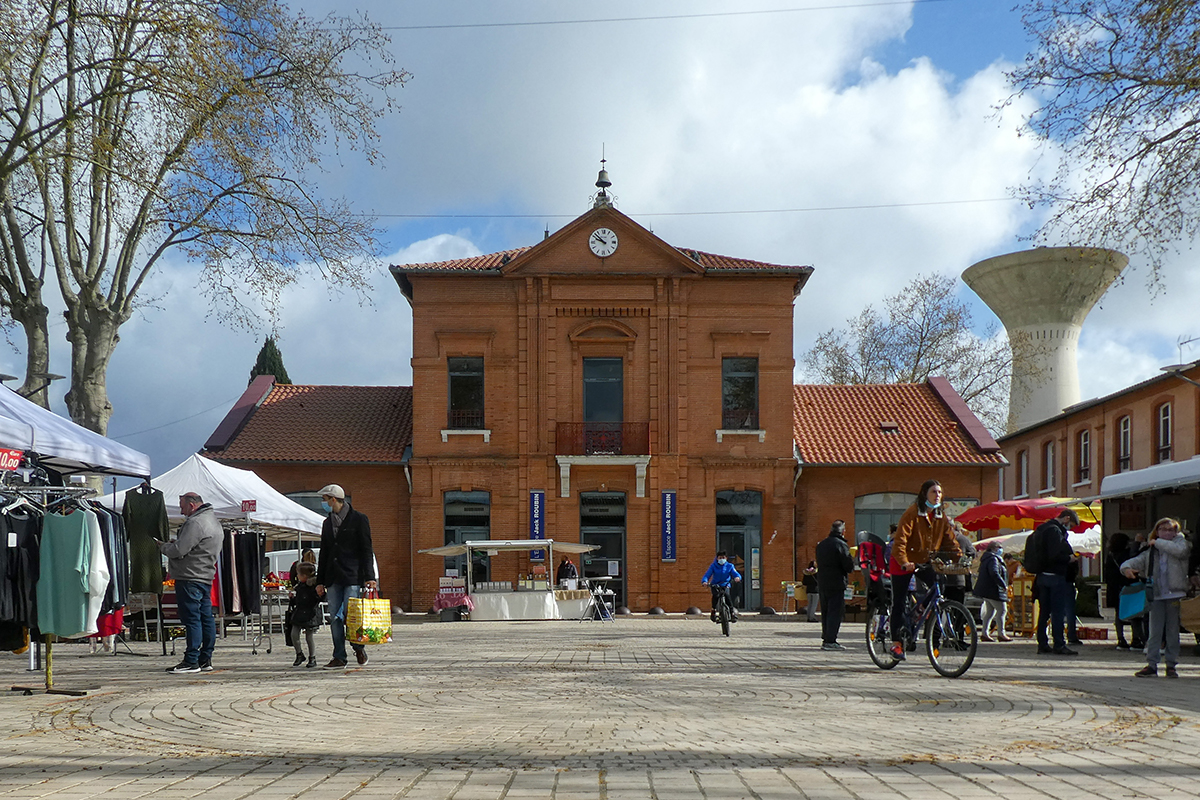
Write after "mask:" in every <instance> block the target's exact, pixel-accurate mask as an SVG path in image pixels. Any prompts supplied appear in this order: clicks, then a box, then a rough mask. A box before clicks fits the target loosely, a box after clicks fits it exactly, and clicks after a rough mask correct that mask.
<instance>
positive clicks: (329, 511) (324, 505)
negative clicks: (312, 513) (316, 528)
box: [321, 500, 333, 514]
mask: <svg viewBox="0 0 1200 800" xmlns="http://www.w3.org/2000/svg"><path fill="white" fill-rule="evenodd" d="M321 510H322V511H324V512H325V513H326V514H332V513H333V509H332V508H330V507H329V503H326V502H325V501H324V500H322V501H321Z"/></svg>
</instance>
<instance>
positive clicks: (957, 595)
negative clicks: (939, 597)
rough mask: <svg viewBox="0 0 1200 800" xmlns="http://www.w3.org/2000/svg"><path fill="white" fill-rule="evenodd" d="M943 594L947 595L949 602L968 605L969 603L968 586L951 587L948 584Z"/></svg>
mask: <svg viewBox="0 0 1200 800" xmlns="http://www.w3.org/2000/svg"><path fill="white" fill-rule="evenodd" d="M943 594H945V595H946V599H947V600H953V601H955V602H957V603H966V602H967V587H966V586H951V585H949V584H947V585H946V588H945V590H944V591H943Z"/></svg>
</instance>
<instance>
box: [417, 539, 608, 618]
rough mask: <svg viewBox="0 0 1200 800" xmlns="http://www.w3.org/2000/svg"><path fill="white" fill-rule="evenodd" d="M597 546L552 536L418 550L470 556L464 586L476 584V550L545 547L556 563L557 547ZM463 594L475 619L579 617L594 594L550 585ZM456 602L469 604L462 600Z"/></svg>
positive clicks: (585, 549) (570, 549)
mask: <svg viewBox="0 0 1200 800" xmlns="http://www.w3.org/2000/svg"><path fill="white" fill-rule="evenodd" d="M598 547H599V545H594V544H580V543H578V542H555V541H554V540H553V539H515V540H513V539H485V540H483V541H473V542H463V543H461V544H448V545H445V546H443V547H431V548H428V549H426V550H421V551H419V552H421V553H425V554H427V555H432V556H438V557H441V558H450V557H453V556H461V555H466V556H468V558H467V575H466V578H465V580H464V581H463V583H464V588H465V587H469V586H472V585H473V584H472V575H471V569H472V567H471V563H472V560H471V558H470V557H469V556H470V555H471V553H472V552H473V551H476V550H483V551H485V552H488V553H490V554H495V553H498V552H500V551H526V552H529V551H533V550H543V551H545V553H546V561H547V562H548V563H551V564H553V563H554V551H555V550H558V551H559V552H560V553H589V552H591V551H592V550H595V549H597V548H598ZM539 584H540V586H542V587H545V586H546V584H545V582H541V581H540V582H539ZM559 591H562V592H564V594H563V596H562V597H561V598H560V597H559ZM439 594H440V592H439ZM463 597H465V598H466V599H467V600H468V601H471V602H473V604H474V608H473V609H472V610H471V614H470V618H471V620H473V621H481V620H482V621H490V620H534V619H579V618H581V617H582V616H583V614H584V613H586V611H587V607H588V605H589V604H590V603H591V602H592V601H591V594H590V593H589V592H587V591H580V590H577V591H575V592H571V591H570V590H558V591H556V590H552V589H548V588H538V589H524V590H522V591H513V592H496V591H484V592H480V591H476V592H468V593H466V594H464V595H463ZM437 603H438V600H437V599H436V598H435V600H434V607H435V609H436V608H437ZM580 604H583V606H582V607H581V606H580ZM457 605H458V606H461V605H467V604H466V603H462V602H460V603H458V604H457ZM444 607H454V606H444ZM564 612H565V613H564Z"/></svg>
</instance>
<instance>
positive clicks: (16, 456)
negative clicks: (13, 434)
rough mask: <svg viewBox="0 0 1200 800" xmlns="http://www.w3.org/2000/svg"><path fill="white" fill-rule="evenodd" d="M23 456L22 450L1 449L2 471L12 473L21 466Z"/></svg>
mask: <svg viewBox="0 0 1200 800" xmlns="http://www.w3.org/2000/svg"><path fill="white" fill-rule="evenodd" d="M23 455H24V453H22V452H21V451H20V450H9V449H8V448H2V449H0V469H2V470H7V471H9V472H11V471H12V470H14V469H16V468H17V467H19V466H21V456H23Z"/></svg>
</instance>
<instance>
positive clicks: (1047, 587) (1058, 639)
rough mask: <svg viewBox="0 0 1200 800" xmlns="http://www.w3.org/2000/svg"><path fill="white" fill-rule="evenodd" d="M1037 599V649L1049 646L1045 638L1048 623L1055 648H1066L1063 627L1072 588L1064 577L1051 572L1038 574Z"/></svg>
mask: <svg viewBox="0 0 1200 800" xmlns="http://www.w3.org/2000/svg"><path fill="white" fill-rule="evenodd" d="M1036 582H1037V599H1038V619H1037V642H1038V647H1039V648H1045V647H1048V646H1049V643H1048V642H1047V638H1048V637H1047V636H1046V622H1047V621H1049V623H1050V631H1051V636H1052V637H1053V639H1054V646H1055V647H1066V646H1067V642H1066V639H1065V637H1064V636H1063V626H1064V625H1065V624H1066V620H1067V609H1068V607H1069V604H1070V595H1069V594H1068V592H1070V591H1073V590H1074V587H1073V586H1071V585H1070V584H1069V583H1068V582H1067V577H1066V576H1065V575H1056V574H1054V573H1052V572H1040V573H1038V576H1037V581H1036Z"/></svg>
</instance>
